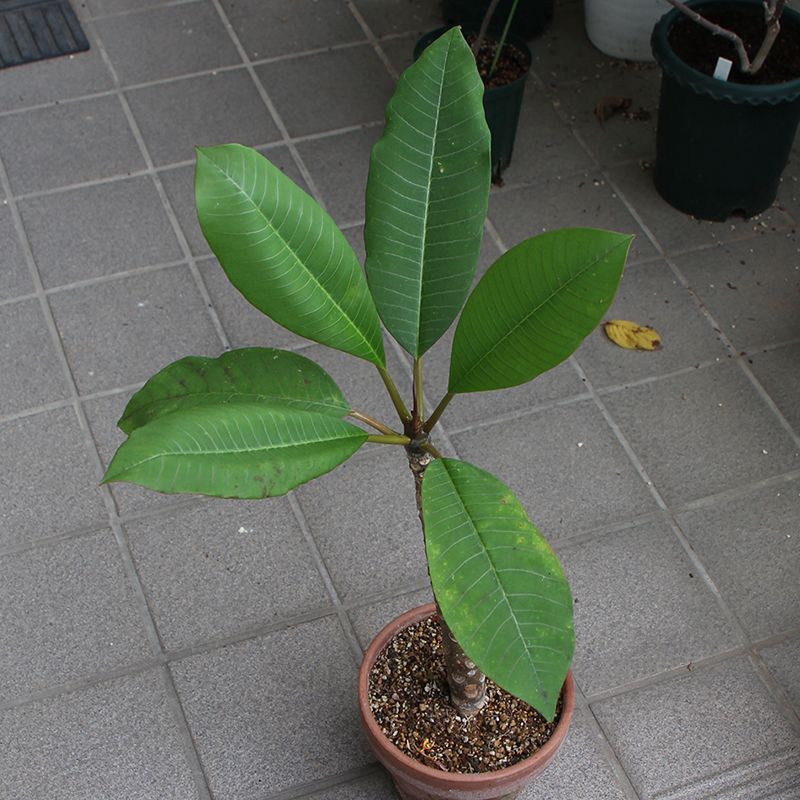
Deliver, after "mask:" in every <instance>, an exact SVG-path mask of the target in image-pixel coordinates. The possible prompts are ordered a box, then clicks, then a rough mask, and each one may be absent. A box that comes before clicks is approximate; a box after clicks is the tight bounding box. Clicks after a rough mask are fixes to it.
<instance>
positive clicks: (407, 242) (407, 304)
mask: <svg viewBox="0 0 800 800" xmlns="http://www.w3.org/2000/svg"><path fill="white" fill-rule="evenodd" d="M489 150H490V141H489V129H488V127H487V125H486V118H485V115H484V111H483V83H482V81H481V79H480V76H479V75H478V71H477V69H476V67H475V58H474V56H473V55H472V52H471V51H470V49H469V47H468V45H467V43H466V42H465V41H464V37H463V36H462V35H461V32H460V31H459V30H458V29H457V28H453V29H452V30H450V31H448V32H447V33H445V34H444V35H443V36H441V37H440V38H439V39H437V40H436V41H435V42H434V43H433V44H432V45H431V46H430V47H428V48H427V49H426V50H425V52H424V53H423V54H422V56H421V57H420V58H419V60H418V61H417V62H416V63H415V64H413V65H412V66H410V67H409V68H408V69H407V70H406V71H405V72H404V73H403V76H402V77H401V78H400V81H399V82H398V84H397V89H396V90H395V93H394V96H393V97H392V99H391V100H390V102H389V105H388V106H387V109H386V128H385V131H384V134H383V137H382V138H381V139H380V140H379V141H378V142H377V143H376V144H375V146H374V148H373V150H372V158H371V161H370V171H369V180H368V183H367V199H366V207H367V215H366V216H367V221H366V227H365V231H364V240H365V242H366V247H367V263H366V267H367V278H368V280H369V286H370V289H371V291H372V295H373V297H374V298H375V303H376V305H377V307H378V311H379V312H380V315H381V318H382V319H383V321H384V323H385V325H386V327H387V329H388V330H389V331H390V333H391V334H392V335H393V336H394V337H395V338H396V339H397V341H398V342H400V344H401V345H402V346H403V347H404V348H405V349H406V350H407V351H408V352H409V353H411V355H413V356H419V355H422V354H423V353H424V352H425V351H426V350H427V349H428V348H429V347H431V345H432V344H434V342H436V340H437V339H438V338H439V337H440V336H441V335H442V334H443V333H444V332H445V331H446V330H447V328H448V327H449V326H450V323H451V322H452V321H453V320H454V319H455V317H456V315H457V314H458V312H459V310H460V309H461V306H462V305H463V303H464V298H465V297H466V295H467V292H468V291H469V287H470V284H471V282H472V278H473V276H474V274H475V266H476V264H477V261H478V252H479V250H480V246H481V237H482V233H483V222H484V218H485V216H486V206H487V203H488V198H489V182H490V172H491V165H490V156H489Z"/></svg>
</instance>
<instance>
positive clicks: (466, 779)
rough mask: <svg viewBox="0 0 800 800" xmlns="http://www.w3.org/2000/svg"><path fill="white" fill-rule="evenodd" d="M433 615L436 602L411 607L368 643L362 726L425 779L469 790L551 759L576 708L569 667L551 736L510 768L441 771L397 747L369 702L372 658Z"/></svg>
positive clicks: (361, 681)
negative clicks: (408, 628)
mask: <svg viewBox="0 0 800 800" xmlns="http://www.w3.org/2000/svg"><path fill="white" fill-rule="evenodd" d="M434 614H436V605H435V604H434V603H426V604H425V605H422V606H418V607H417V608H412V609H410V610H409V611H406V612H405V613H404V614H401V615H400V616H399V617H396V618H395V619H393V620H392V621H391V622H389V623H388V624H387V625H385V626H384V627H383V629H382V630H381V631H380V633H378V635H377V636H375V638H374V639H373V640H372V642H371V643H370V645H369V647H368V648H367V650H366V652H365V653H364V658H363V659H362V661H361V667H360V669H359V671H358V704H359V710H360V712H361V718H362V720H363V722H364V725H365V726H366V727H367V729H368V731H369V733H370V734H371V735H372V736H373V737H374V738H375V739H379V740H381V741H383V742H385V743H386V745H387V746H388V747H389V749H390V752H391V756H392V757H393V758H394V759H395V761H397V762H398V763H399V764H401V765H402V766H403V767H404V768H405V769H406V770H407V771H412V772H415V773H417V774H418V775H419V776H420V778H421V779H422V780H424V781H433V782H441V781H447V782H448V783H449V784H450V785H452V786H454V787H455V788H467V787H469V788H470V789H479V788H483V786H484V785H485V786H486V787H489V786H491V785H492V784H496V783H497V780H498V777H500V776H502V778H503V780H509V781H510V780H514V779H517V780H524V779H525V777H526V775H527V773H529V772H530V771H532V768H534V767H535V766H537V765H538V764H539V763H540V762H544V763H547V762H548V761H549V760H550V758H551V757H552V756H553V755H555V751H556V750H558V748H559V747H560V746H561V743H562V741H563V739H564V737H565V736H566V732H567V729H568V728H569V724H570V721H571V720H572V714H573V711H574V708H575V690H574V682H573V679H572V670H570V671H569V672H567V677H566V679H565V680H564V687H563V689H562V693H563V697H564V700H563V708H562V710H561V717H560V718H559V720H558V724H557V725H556V727H555V729H554V731H553V734H552V736H551V737H550V738H549V739H548V740H547V742H545V744H544V745H543V746H542V747H541V748H539V749H538V750H537V751H536V752H535V753H533V754H532V755H530V756H528V757H527V758H525V759H523V760H522V761H518V762H517V763H516V764H512V765H511V766H510V767H503V768H502V769H498V770H492V771H491V772H476V773H463V772H444V771H443V770H439V769H434V768H433V767H429V766H427V765H425V764H423V763H421V762H420V761H417V760H416V759H413V758H411V756H407V755H406V754H405V753H403V752H402V751H401V750H400V749H399V748H398V747H396V746H395V745H394V744H392V742H390V741H389V740H388V739H387V738H386V736H385V734H384V733H383V731H381V729H380V727H379V726H378V723H377V722H376V721H375V717H374V715H373V714H372V709H371V708H370V704H369V676H370V672H371V671H372V667H373V666H374V664H375V661H376V660H377V658H378V656H379V655H380V653H381V651H382V650H383V649H384V648H385V647H386V645H387V644H388V643H389V641H390V640H391V639H392V637H394V635H395V634H396V633H398V632H399V631H400V630H402V629H403V628H407V627H408V626H409V625H412V624H413V623H415V622H418V621H420V620H422V619H425V618H426V617H431V616H433V615H434ZM559 732H561V735H559Z"/></svg>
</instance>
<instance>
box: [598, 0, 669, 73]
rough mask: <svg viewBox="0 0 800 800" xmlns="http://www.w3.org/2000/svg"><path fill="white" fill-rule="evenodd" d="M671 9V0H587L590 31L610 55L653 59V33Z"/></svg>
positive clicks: (602, 49) (632, 58)
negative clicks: (651, 35)
mask: <svg viewBox="0 0 800 800" xmlns="http://www.w3.org/2000/svg"><path fill="white" fill-rule="evenodd" d="M671 9H672V6H671V5H670V4H669V3H668V2H667V0H584V10H585V13H586V33H587V34H588V36H589V39H590V40H591V42H592V44H593V45H594V46H595V47H596V48H597V49H598V50H601V51H602V52H603V53H605V54H606V55H609V56H614V58H626V59H630V60H631V61H653V54H652V53H651V51H650V34H651V33H652V32H653V26H654V25H655V24H656V22H657V21H658V20H659V19H660V18H661V17H662V16H663V15H664V14H666V13H667V12H668V11H670V10H671Z"/></svg>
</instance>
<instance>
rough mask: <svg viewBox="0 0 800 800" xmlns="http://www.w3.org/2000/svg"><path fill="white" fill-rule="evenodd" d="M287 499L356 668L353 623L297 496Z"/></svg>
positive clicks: (357, 651) (291, 494)
mask: <svg viewBox="0 0 800 800" xmlns="http://www.w3.org/2000/svg"><path fill="white" fill-rule="evenodd" d="M287 497H288V499H289V503H290V505H291V508H292V513H293V514H294V517H295V520H296V521H297V524H298V525H299V526H300V530H301V532H302V534H303V540H304V541H305V543H306V546H307V547H308V549H309V551H310V553H311V558H312V559H313V561H314V565H315V566H316V568H317V572H318V573H319V576H320V578H321V579H322V583H323V584H324V586H325V591H326V592H327V594H328V597H329V598H330V601H331V603H332V604H333V610H334V613H335V614H336V617H337V619H338V621H339V627H340V628H341V629H342V633H343V634H344V638H345V640H346V641H347V646H348V647H349V648H350V653H351V655H352V656H353V660H354V662H355V664H356V666H358V665H360V664H361V659H362V658H363V655H364V650H363V649H362V647H361V644H360V642H359V641H358V636H357V635H356V631H355V628H354V627H353V623H352V621H351V620H350V617H349V615H348V614H347V612H346V611H345V609H344V606H343V605H342V600H341V598H340V597H339V592H338V590H337V589H336V585H335V584H334V582H333V578H332V577H331V573H330V570H329V569H328V565H327V564H326V563H325V559H324V558H323V557H322V553H321V551H320V549H319V547H318V545H317V542H316V539H315V538H314V534H313V533H312V532H311V526H310V525H309V523H308V519H307V517H306V515H305V512H304V511H303V509H302V507H301V505H300V503H299V501H298V500H297V496H296V495H295V493H294V491H291V492H289V493H288V495H287Z"/></svg>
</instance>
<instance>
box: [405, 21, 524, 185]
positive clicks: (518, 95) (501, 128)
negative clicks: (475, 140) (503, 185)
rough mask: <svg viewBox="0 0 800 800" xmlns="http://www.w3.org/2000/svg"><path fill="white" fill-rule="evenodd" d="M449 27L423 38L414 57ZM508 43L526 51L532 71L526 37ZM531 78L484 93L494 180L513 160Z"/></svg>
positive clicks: (438, 29) (484, 107) (432, 32)
mask: <svg viewBox="0 0 800 800" xmlns="http://www.w3.org/2000/svg"><path fill="white" fill-rule="evenodd" d="M447 30H449V28H437V29H436V30H435V31H431V32H430V33H427V34H425V36H423V37H422V38H421V39H419V41H418V42H417V43H416V45H415V46H414V60H415V61H416V60H417V59H418V58H419V57H420V55H422V51H423V50H424V49H425V48H426V47H427V46H428V45H429V44H431V43H432V42H434V41H435V40H436V39H438V38H439V37H440V36H441V35H442V34H443V33H445V32H446V31H447ZM491 33H492V35H495V36H497V35H499V33H498V32H497V31H492V32H491ZM506 42H507V43H509V44H513V45H514V46H515V47H517V48H518V49H519V50H521V51H522V52H523V53H524V55H525V58H526V59H527V64H528V70H530V65H531V51H530V48H529V47H528V45H527V44H526V43H525V42H524V41H523V40H522V39H519V38H518V37H516V36H511V35H509V36H508V37H506ZM527 79H528V72H527V71H526V72H525V74H524V75H522V76H521V77H519V78H517V80H515V81H514V82H513V83H509V84H506V85H505V86H498V87H495V88H493V89H486V90H485V91H484V93H483V110H484V111H485V113H486V122H487V124H488V125H489V132H490V133H491V135H492V180H494V181H499V180H500V178H501V177H502V174H503V172H504V170H505V169H506V167H507V166H508V165H509V164H510V163H511V155H512V153H513V152H514V140H515V138H516V136H517V125H518V124H519V114H520V111H521V109H522V98H523V96H524V94H525V81H526V80H527Z"/></svg>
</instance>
